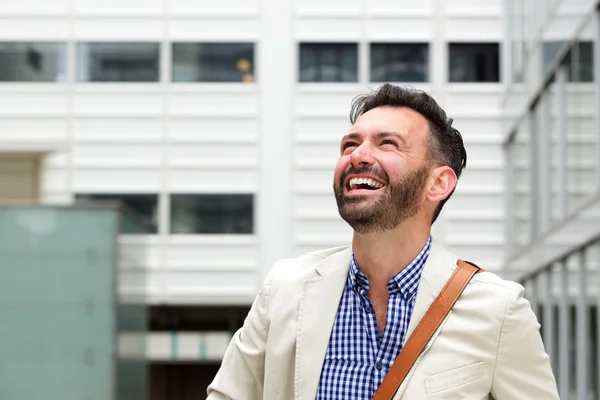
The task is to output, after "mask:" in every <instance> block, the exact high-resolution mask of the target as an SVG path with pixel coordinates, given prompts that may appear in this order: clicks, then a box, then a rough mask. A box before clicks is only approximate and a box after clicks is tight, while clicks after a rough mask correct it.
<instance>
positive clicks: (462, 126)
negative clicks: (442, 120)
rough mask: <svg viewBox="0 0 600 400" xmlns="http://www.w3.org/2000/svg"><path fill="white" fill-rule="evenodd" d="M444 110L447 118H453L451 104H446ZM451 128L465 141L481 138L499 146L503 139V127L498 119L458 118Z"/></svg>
mask: <svg viewBox="0 0 600 400" xmlns="http://www.w3.org/2000/svg"><path fill="white" fill-rule="evenodd" d="M446 108H447V111H448V116H450V117H453V114H452V113H451V112H450V108H451V104H449V103H448V107H446ZM452 126H454V127H455V128H456V129H458V130H459V131H460V133H461V134H462V136H463V138H464V139H465V141H467V140H469V139H470V138H475V137H477V138H479V137H480V136H481V137H485V138H489V139H490V140H494V141H495V142H494V143H496V144H498V145H500V143H501V142H502V139H503V137H504V126H503V124H502V120H501V119H500V118H474V117H470V118H469V117H460V118H456V119H455V120H454V123H453V124H452Z"/></svg>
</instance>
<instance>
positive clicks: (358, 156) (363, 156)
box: [350, 142, 375, 167]
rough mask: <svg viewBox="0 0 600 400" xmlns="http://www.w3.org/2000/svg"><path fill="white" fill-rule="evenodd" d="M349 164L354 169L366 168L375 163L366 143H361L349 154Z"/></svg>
mask: <svg viewBox="0 0 600 400" xmlns="http://www.w3.org/2000/svg"><path fill="white" fill-rule="evenodd" d="M350 163H352V165H353V166H355V167H359V166H366V165H367V166H368V165H373V164H374V163H375V159H374V158H373V156H372V155H371V147H370V146H369V145H368V143H366V142H365V143H362V144H361V145H360V146H358V147H357V148H356V149H355V150H354V151H353V152H352V154H350Z"/></svg>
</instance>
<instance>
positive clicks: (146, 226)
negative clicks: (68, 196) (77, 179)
mask: <svg viewBox="0 0 600 400" xmlns="http://www.w3.org/2000/svg"><path fill="white" fill-rule="evenodd" d="M75 200H77V201H110V200H118V201H121V202H122V203H123V204H125V206H126V207H128V208H129V210H126V211H125V212H124V215H123V218H122V219H121V233H148V234H152V233H157V230H158V229H157V222H158V195H156V194H121V193H110V194H108V193H107V194H104V193H103V194H95V193H94V194H91V193H85V194H82V193H80V194H76V195H75Z"/></svg>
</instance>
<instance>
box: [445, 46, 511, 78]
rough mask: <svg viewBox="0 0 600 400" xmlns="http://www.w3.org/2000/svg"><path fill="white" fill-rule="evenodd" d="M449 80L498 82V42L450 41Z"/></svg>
mask: <svg viewBox="0 0 600 400" xmlns="http://www.w3.org/2000/svg"><path fill="white" fill-rule="evenodd" d="M449 50H450V52H449V56H450V63H449V66H450V73H449V77H450V82H499V81H500V56H499V45H498V43H450V49H449Z"/></svg>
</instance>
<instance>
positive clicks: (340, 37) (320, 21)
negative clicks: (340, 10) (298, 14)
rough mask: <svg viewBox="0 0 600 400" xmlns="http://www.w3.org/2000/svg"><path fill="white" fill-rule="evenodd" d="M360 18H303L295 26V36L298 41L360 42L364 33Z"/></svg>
mask: <svg viewBox="0 0 600 400" xmlns="http://www.w3.org/2000/svg"><path fill="white" fill-rule="evenodd" d="M361 26H362V22H361V19H360V18H353V17H338V18H334V19H332V18H320V17H312V18H311V17H302V18H299V19H298V20H297V22H296V26H295V36H296V39H297V40H298V41H304V42H306V41H311V40H314V41H319V42H323V41H324V42H335V41H358V40H359V38H360V37H361V33H362V27H361Z"/></svg>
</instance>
